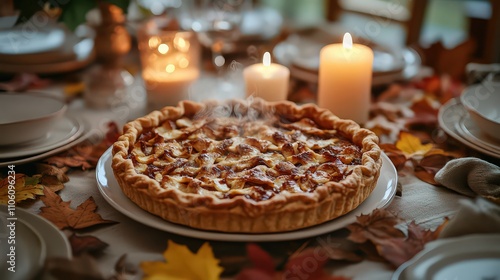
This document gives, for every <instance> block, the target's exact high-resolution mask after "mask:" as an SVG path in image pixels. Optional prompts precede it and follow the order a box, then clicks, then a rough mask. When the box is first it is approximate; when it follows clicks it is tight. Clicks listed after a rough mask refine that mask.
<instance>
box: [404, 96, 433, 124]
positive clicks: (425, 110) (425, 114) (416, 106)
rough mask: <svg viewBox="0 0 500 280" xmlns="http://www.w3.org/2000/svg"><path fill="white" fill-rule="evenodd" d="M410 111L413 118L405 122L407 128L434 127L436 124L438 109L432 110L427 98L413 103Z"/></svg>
mask: <svg viewBox="0 0 500 280" xmlns="http://www.w3.org/2000/svg"><path fill="white" fill-rule="evenodd" d="M410 109H411V110H412V111H413V112H414V113H415V116H414V117H413V118H410V119H408V120H407V121H406V124H407V126H415V125H424V126H426V125H430V126H435V125H436V124H437V120H438V119H437V115H438V109H436V108H434V107H433V106H432V105H431V103H429V100H428V99H427V98H422V99H420V100H419V101H417V102H415V103H413V105H412V106H411V107H410Z"/></svg>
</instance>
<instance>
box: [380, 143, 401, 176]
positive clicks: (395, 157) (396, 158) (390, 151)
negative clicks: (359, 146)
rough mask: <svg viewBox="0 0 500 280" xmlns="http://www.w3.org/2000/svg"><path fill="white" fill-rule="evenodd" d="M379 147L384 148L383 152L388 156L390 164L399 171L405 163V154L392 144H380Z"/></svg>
mask: <svg viewBox="0 0 500 280" xmlns="http://www.w3.org/2000/svg"><path fill="white" fill-rule="evenodd" d="M380 148H382V150H384V152H385V154H386V155H387V156H388V157H389V159H390V160H391V162H392V164H394V166H395V167H396V169H397V170H398V171H399V170H401V169H403V168H404V167H405V164H406V161H407V159H406V156H405V154H404V153H403V152H402V151H401V150H400V149H398V147H396V145H394V144H380Z"/></svg>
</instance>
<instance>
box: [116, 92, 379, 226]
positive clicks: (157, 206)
mask: <svg viewBox="0 0 500 280" xmlns="http://www.w3.org/2000/svg"><path fill="white" fill-rule="evenodd" d="M377 143H378V138H377V137H376V135H375V134H374V133H373V132H371V131H369V130H366V129H362V128H360V127H359V126H358V125H357V124H356V123H354V122H352V121H349V120H342V119H339V118H337V117H336V116H334V115H333V114H332V113H330V112H329V111H327V110H324V109H319V108H318V107H316V106H314V105H304V106H300V107H299V106H297V105H295V104H293V103H290V102H275V103H267V102H265V101H262V100H257V101H255V102H253V103H251V104H248V103H246V102H244V101H237V100H232V101H228V102H226V103H205V104H202V103H194V102H190V101H184V102H181V103H179V106H178V107H165V108H163V109H162V110H161V111H155V112H152V113H150V114H149V115H147V116H145V117H142V118H139V119H137V120H135V121H132V122H130V123H128V124H127V125H125V127H124V134H123V135H122V136H121V137H120V138H119V140H118V141H117V142H116V143H115V144H114V146H113V162H112V166H113V171H114V174H115V177H116V179H117V181H118V182H119V184H120V186H121V188H122V190H123V192H124V193H125V195H126V196H127V197H129V198H130V199H131V200H132V201H133V202H135V203H136V204H137V205H139V206H140V207H141V208H143V209H145V210H147V211H149V212H151V213H153V214H155V215H158V216H160V217H162V218H163V219H165V220H168V221H170V222H173V223H178V224H183V225H187V226H190V227H194V228H199V229H205V230H215V231H223V232H247V233H262V232H279V231H288V230H294V229H299V228H304V227H308V226H312V225H316V224H320V223H323V222H325V221H329V220H331V219H334V218H336V217H338V216H341V215H343V214H345V213H347V212H349V211H351V210H352V209H354V208H356V207H357V206H358V205H359V204H360V203H361V202H363V201H364V200H365V199H366V198H367V197H368V196H369V195H370V193H371V192H372V190H373V189H374V187H375V185H376V182H377V179H378V176H379V172H380V167H381V158H380V155H381V150H380V148H379V146H378V145H377Z"/></svg>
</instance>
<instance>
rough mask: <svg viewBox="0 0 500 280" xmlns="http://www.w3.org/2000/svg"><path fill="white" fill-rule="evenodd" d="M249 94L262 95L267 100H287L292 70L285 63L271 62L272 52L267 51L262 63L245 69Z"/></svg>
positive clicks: (244, 73) (247, 93)
mask: <svg viewBox="0 0 500 280" xmlns="http://www.w3.org/2000/svg"><path fill="white" fill-rule="evenodd" d="M243 76H244V78H245V88H246V95H247V96H252V95H253V96H255V97H260V98H262V99H264V100H267V101H280V100H286V99H287V96H288V80H289V78H290V70H288V68H286V67H285V66H283V65H279V64H276V63H271V54H270V53H269V52H266V53H265V54H264V57H263V59H262V63H257V64H253V65H250V66H248V67H246V68H245V69H244V70H243Z"/></svg>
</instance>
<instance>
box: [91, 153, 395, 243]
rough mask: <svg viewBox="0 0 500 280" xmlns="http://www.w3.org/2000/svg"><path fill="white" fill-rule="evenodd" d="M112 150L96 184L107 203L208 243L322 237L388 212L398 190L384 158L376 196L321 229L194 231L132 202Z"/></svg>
mask: <svg viewBox="0 0 500 280" xmlns="http://www.w3.org/2000/svg"><path fill="white" fill-rule="evenodd" d="M111 158H112V157H111V148H110V149H108V150H107V151H106V152H105V153H104V154H103V155H102V156H101V158H100V159H99V162H98V163H97V167H96V180H97V185H98V188H99V191H100V192H101V194H102V196H103V197H104V199H105V200H106V201H107V202H108V203H109V204H111V206H113V207H114V208H115V209H116V210H118V211H119V212H121V213H122V214H124V215H126V216H128V217H129V218H131V219H133V220H136V221H137V222H139V223H142V224H144V225H147V226H150V227H153V228H156V229H160V230H164V231H167V232H171V233H175V234H179V235H183V236H188V237H194V238H201V239H208V240H219V241H233V242H250V241H251V242H263V241H284V240H294V239H301V238H307V237H313V236H318V235H321V234H325V233H328V232H331V231H334V230H337V229H341V228H343V227H345V226H347V225H349V224H351V223H353V222H355V221H356V217H357V216H359V215H361V214H369V213H371V212H372V211H373V210H374V209H376V208H384V207H386V206H388V205H389V203H390V202H391V201H392V199H393V197H394V195H395V193H396V188H397V181H398V175H397V172H396V168H395V167H394V165H393V164H392V162H391V161H390V160H389V158H388V157H387V156H386V155H385V154H383V155H382V169H381V172H380V177H379V179H378V182H377V186H376V187H375V189H374V191H373V192H372V194H371V195H370V196H369V197H368V198H367V199H366V200H365V201H364V202H363V203H362V204H361V205H359V206H358V208H356V209H354V210H352V211H351V212H349V213H348V214H346V215H344V216H342V217H339V218H336V219H334V220H332V221H329V222H326V223H323V224H321V225H317V226H313V227H309V228H305V229H301V230H296V231H289V232H280V233H265V234H244V233H223V232H215V231H205V230H200V229H194V228H190V227H187V226H183V225H178V224H174V223H170V222H168V221H165V220H163V219H162V218H160V217H158V216H155V215H153V214H151V213H149V212H147V211H145V210H143V209H142V208H140V207H139V206H137V205H136V204H135V203H133V202H132V201H131V200H129V199H128V198H127V197H126V196H125V195H124V194H123V192H122V190H121V188H120V186H119V185H118V182H117V181H116V179H115V178H114V174H113V170H112V169H111Z"/></svg>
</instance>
